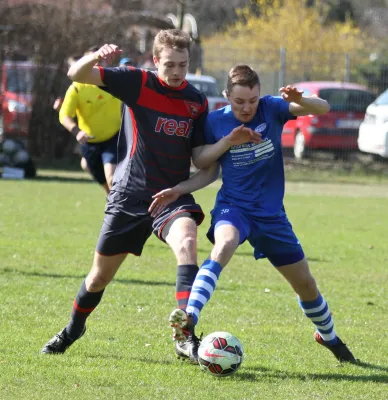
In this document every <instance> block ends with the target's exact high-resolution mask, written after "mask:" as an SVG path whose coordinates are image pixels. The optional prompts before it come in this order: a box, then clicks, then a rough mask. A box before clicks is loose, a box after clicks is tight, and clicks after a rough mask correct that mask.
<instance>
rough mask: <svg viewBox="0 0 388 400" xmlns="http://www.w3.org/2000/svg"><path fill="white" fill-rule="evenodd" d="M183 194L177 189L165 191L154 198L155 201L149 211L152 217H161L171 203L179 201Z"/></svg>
mask: <svg viewBox="0 0 388 400" xmlns="http://www.w3.org/2000/svg"><path fill="white" fill-rule="evenodd" d="M180 195H181V193H180V192H179V191H178V190H177V189H175V188H171V189H164V190H162V191H161V192H159V193H156V194H155V195H153V196H152V198H153V199H154V201H153V202H152V203H151V205H150V207H149V208H148V211H149V212H150V213H151V217H154V218H155V217H156V216H157V215H159V214H160V213H161V212H162V211H163V210H164V209H165V208H166V207H167V206H168V205H169V204H170V203H172V202H173V201H175V200H177V199H178V197H179V196H180Z"/></svg>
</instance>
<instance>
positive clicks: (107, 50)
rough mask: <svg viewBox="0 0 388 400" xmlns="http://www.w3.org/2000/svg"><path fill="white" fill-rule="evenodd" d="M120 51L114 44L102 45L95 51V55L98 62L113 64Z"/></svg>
mask: <svg viewBox="0 0 388 400" xmlns="http://www.w3.org/2000/svg"><path fill="white" fill-rule="evenodd" d="M122 52H123V51H122V50H121V49H120V48H119V46H116V45H115V44H104V45H103V46H102V47H101V48H100V49H99V50H97V51H96V53H95V55H96V58H97V60H98V61H102V60H104V61H106V62H108V63H109V64H113V62H114V61H115V59H116V57H117V56H120V55H121V54H122Z"/></svg>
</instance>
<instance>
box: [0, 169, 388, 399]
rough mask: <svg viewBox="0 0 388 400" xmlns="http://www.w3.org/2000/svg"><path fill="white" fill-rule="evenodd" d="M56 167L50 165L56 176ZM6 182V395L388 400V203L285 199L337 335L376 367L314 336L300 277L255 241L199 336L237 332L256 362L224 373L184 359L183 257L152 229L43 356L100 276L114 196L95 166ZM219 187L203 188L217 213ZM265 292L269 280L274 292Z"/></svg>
mask: <svg viewBox="0 0 388 400" xmlns="http://www.w3.org/2000/svg"><path fill="white" fill-rule="evenodd" d="M48 175H50V174H48ZM48 175H47V173H46V176H45V177H43V178H42V179H41V180H36V181H1V180H0V193H1V197H0V254H1V263H0V273H1V274H0V285H1V302H0V317H1V319H0V321H1V325H0V399H4V400H8V399H22V400H24V399H152V400H155V399H156V400H158V399H169V400H170V399H179V400H181V399H201V400H202V399H205V400H206V399H211V400H218V399H236V400H237V399H238V400H240V399H271V400H283V399H284V400H285V399H290V400H294V399H306V400H307V399H308V400H310V399H319V400H321V399H328V400H329V399H330V400H332V399H367V400H370V399H373V400H375V399H378V400H380V399H388V352H387V348H388V333H387V332H388V331H387V325H388V316H387V315H388V300H387V282H388V270H387V264H388V246H387V244H386V232H387V224H388V202H387V200H386V199H385V198H382V197H376V198H375V197H373V196H371V195H370V193H369V197H363V196H362V192H364V191H365V193H366V192H368V190H370V189H369V188H368V186H364V187H362V188H361V195H360V193H359V196H358V197H351V196H348V195H347V196H344V197H341V196H338V195H337V194H336V193H335V192H333V193H330V194H326V195H325V196H318V195H316V194H314V193H317V191H316V190H317V187H316V185H315V186H314V187H313V188H312V191H311V193H307V194H306V192H304V194H303V195H301V194H293V193H292V192H291V193H289V194H288V195H287V196H286V202H285V203H286V208H287V210H288V215H289V217H290V220H291V222H292V223H293V226H294V228H295V231H296V233H297V234H298V237H299V239H300V241H301V242H302V244H303V246H304V249H305V252H306V254H307V256H308V258H309V259H310V266H311V269H312V271H313V273H314V276H315V278H316V279H317V281H318V284H319V287H320V289H321V291H322V293H323V294H324V295H325V297H326V299H327V300H328V301H329V304H330V306H331V309H332V312H333V315H334V318H335V322H336V330H337V332H338V333H339V335H340V336H341V337H342V338H343V340H344V341H345V342H347V343H348V344H349V345H350V347H351V349H352V351H353V352H354V354H355V355H356V357H358V358H360V359H361V360H362V361H363V363H364V364H362V365H360V366H353V365H344V366H342V365H341V366H340V365H338V363H337V362H336V360H335V359H334V357H333V356H332V355H331V354H330V353H329V352H328V351H327V350H325V349H323V348H321V347H320V346H318V345H317V344H315V343H314V341H313V331H314V329H313V326H312V325H311V323H310V322H309V321H308V320H307V319H306V318H305V317H304V316H303V314H302V312H301V310H300V309H299V307H298V304H297V302H296V300H295V296H294V294H293V292H292V291H291V289H290V288H289V287H288V285H287V283H286V282H285V281H284V280H283V279H282V278H281V276H280V274H278V273H277V272H276V271H275V270H274V268H273V267H271V266H270V265H269V263H268V262H267V261H266V260H263V261H259V262H256V261H254V259H253V257H252V251H251V249H250V247H249V245H247V244H244V245H243V246H242V247H241V248H240V249H239V250H238V252H237V254H236V255H235V256H234V258H233V260H232V262H231V263H230V265H229V266H228V268H227V269H226V270H225V271H224V272H223V274H222V276H221V280H220V282H219V285H218V288H217V290H216V292H215V294H214V296H213V298H212V300H211V302H210V303H209V305H208V306H207V307H206V308H205V310H204V311H203V313H202V319H201V322H200V325H199V327H198V333H200V332H201V331H203V332H204V333H205V334H207V333H210V332H212V331H216V330H226V331H230V332H231V333H233V334H235V335H236V336H237V337H238V338H239V339H240V340H241V342H242V343H243V345H244V348H245V352H246V359H245V361H244V363H243V365H242V367H241V369H240V370H239V371H238V372H237V373H236V374H235V375H234V376H232V377H230V378H225V379H216V378H213V377H211V376H208V375H206V374H204V373H203V372H201V371H200V370H199V368H198V367H196V366H192V365H189V364H187V363H184V362H180V361H179V360H176V359H175V357H174V353H173V343H172V341H171V332H170V329H169V328H168V323H167V319H168V315H169V314H170V312H171V310H172V309H174V308H175V300H174V287H175V284H174V282H175V269H176V265H175V259H174V257H173V255H172V252H171V251H170V249H169V248H168V247H167V246H166V245H163V244H162V243H161V242H159V241H158V240H157V239H156V238H154V237H152V238H151V239H150V240H149V242H148V243H147V245H146V247H145V250H144V253H143V256H142V257H140V258H135V257H132V256H130V257H128V258H127V260H126V261H125V263H124V265H123V266H122V267H121V269H120V271H119V272H118V274H117V276H116V278H115V280H114V281H113V282H112V283H111V284H110V285H109V286H108V288H107V290H106V292H105V295H104V297H103V300H102V302H101V304H100V305H99V307H98V308H97V309H96V311H95V312H94V313H93V314H92V316H91V317H90V319H89V320H88V331H87V333H86V335H85V337H84V338H82V339H81V340H80V341H79V342H77V343H76V344H75V345H74V346H73V347H72V348H71V349H70V350H69V351H68V352H67V353H66V354H64V355H63V356H41V355H40V354H39V351H40V349H41V347H42V346H43V344H44V343H45V342H46V341H47V340H48V339H49V338H51V337H52V336H53V334H55V333H56V332H57V331H59V330H60V329H61V328H62V327H63V326H65V325H66V323H67V321H68V318H69V314H70V311H71V306H72V301H73V298H74V296H75V294H76V292H77V290H78V288H79V286H80V284H81V282H82V280H83V278H84V276H85V275H86V274H87V272H88V270H89V268H90V265H91V261H92V257H93V249H94V246H95V243H96V239H97V236H98V232H99V229H100V226H101V221H102V218H103V209H104V196H103V193H102V191H101V189H100V188H99V187H98V186H97V185H96V184H94V183H92V182H91V181H89V180H88V179H87V178H85V175H83V174H76V173H73V174H62V175H61V176H60V177H59V178H58V179H50V178H49V177H48ZM216 190H217V188H216V187H211V188H207V189H205V190H202V191H200V192H198V193H197V194H196V199H197V201H198V202H199V203H200V204H202V205H203V208H204V210H205V212H206V214H207V217H206V219H205V221H204V223H203V224H202V226H201V227H200V230H199V239H198V246H199V259H200V260H203V259H204V258H206V256H207V254H208V252H209V250H210V245H209V243H208V242H207V240H206V238H205V233H206V230H207V228H208V225H209V216H208V212H209V210H210V209H211V207H212V204H213V201H214V196H215V194H216ZM266 289H269V291H268V290H266Z"/></svg>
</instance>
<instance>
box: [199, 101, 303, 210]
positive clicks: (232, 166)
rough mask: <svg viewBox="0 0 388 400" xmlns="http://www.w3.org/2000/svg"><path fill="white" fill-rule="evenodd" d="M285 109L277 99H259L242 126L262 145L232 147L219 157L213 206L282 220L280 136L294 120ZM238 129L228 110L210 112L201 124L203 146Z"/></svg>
mask: <svg viewBox="0 0 388 400" xmlns="http://www.w3.org/2000/svg"><path fill="white" fill-rule="evenodd" d="M289 106H290V104H289V103H287V102H286V101H284V100H283V99H282V98H281V97H272V96H264V97H262V98H261V99H260V101H259V105H258V108H257V112H256V115H255V116H254V118H253V120H252V121H250V122H249V123H247V124H245V126H247V127H249V128H251V129H253V130H255V131H256V132H260V133H261V135H262V138H263V140H264V142H263V143H260V144H255V143H246V144H242V145H239V146H232V147H231V148H230V149H229V151H227V152H226V153H224V154H223V155H222V156H221V158H220V159H219V160H218V161H219V162H220V164H221V168H222V187H221V189H220V191H219V192H218V194H217V199H216V206H218V205H222V204H230V205H235V206H238V207H240V208H242V209H243V210H244V211H245V212H247V213H248V214H250V215H252V216H257V217H275V216H278V217H279V216H285V211H284V207H283V197H284V167H283V156H282V148H281V134H282V130H283V125H284V124H285V123H286V122H287V121H288V120H290V119H295V118H296V117H294V116H293V115H292V114H291V113H290V111H289ZM240 125H241V122H240V121H238V120H237V119H236V118H235V116H234V115H233V112H232V110H231V107H230V106H226V107H224V108H221V109H219V110H216V111H213V112H211V113H210V114H209V115H208V117H207V120H206V123H205V137H206V142H207V143H208V144H213V143H216V142H218V141H219V140H220V139H221V138H222V137H224V136H226V135H227V134H229V133H230V132H231V131H232V130H233V129H234V128H236V127H238V126H240Z"/></svg>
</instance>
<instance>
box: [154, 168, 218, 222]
mask: <svg viewBox="0 0 388 400" xmlns="http://www.w3.org/2000/svg"><path fill="white" fill-rule="evenodd" d="M219 175H220V165H219V164H218V163H213V164H212V165H211V166H210V167H209V168H206V169H203V170H199V171H198V172H196V173H195V174H194V175H192V176H191V177H190V178H189V179H187V180H186V181H183V182H180V183H179V184H178V185H176V186H174V187H173V188H170V189H165V190H162V191H161V192H159V193H156V194H155V195H154V196H152V197H153V199H154V200H153V202H152V203H151V205H150V207H149V209H148V211H149V212H150V213H151V216H152V217H156V216H157V215H158V214H159V213H160V212H161V211H162V210H163V209H164V208H165V207H166V206H167V205H168V204H170V203H172V202H173V201H175V200H176V199H178V197H180V196H182V195H184V194H187V193H192V192H195V191H197V190H200V189H202V188H204V187H206V186H208V185H210V184H211V183H213V182H214V181H215V180H217V178H218V177H219Z"/></svg>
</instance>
